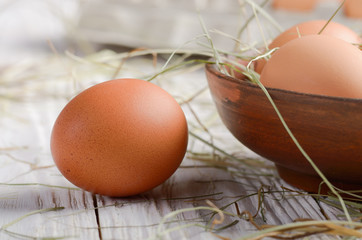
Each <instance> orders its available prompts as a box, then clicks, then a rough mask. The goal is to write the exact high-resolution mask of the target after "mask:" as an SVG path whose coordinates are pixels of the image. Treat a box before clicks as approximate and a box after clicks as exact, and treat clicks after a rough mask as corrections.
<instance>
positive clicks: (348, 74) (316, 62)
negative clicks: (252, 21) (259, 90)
mask: <svg viewBox="0 0 362 240" xmlns="http://www.w3.org/2000/svg"><path fill="white" fill-rule="evenodd" d="M260 81H261V83H263V84H264V86H266V87H272V88H279V89H286V90H292V91H296V92H301V93H311V94H320V95H327V96H336V97H347V98H362V52H361V51H360V50H359V49H358V48H356V47H355V46H353V45H351V44H349V43H347V42H346V41H343V40H340V39H338V38H335V37H331V36H325V35H310V36H305V37H301V38H298V39H294V40H291V41H290V42H288V43H286V44H284V45H283V46H282V47H280V49H279V50H277V51H276V52H275V53H274V54H273V55H272V57H271V58H270V60H269V61H268V62H267V63H266V65H265V67H264V70H263V72H262V74H261V76H260Z"/></svg>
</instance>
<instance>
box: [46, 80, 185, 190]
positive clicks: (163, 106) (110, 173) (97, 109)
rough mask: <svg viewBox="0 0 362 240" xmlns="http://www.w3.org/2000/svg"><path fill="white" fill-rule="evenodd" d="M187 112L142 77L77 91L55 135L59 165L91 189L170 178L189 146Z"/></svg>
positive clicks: (136, 186)
mask: <svg viewBox="0 0 362 240" xmlns="http://www.w3.org/2000/svg"><path fill="white" fill-rule="evenodd" d="M187 141H188V130H187V122H186V118H185V115H184V113H183V111H182V109H181V107H180V106H179V104H178V103H177V102H176V101H175V100H174V98H173V97H172V96H171V95H170V94H168V93H167V92H166V91H165V90H163V89H161V88H160V87H158V86H156V85H155V84H153V83H150V82H146V81H143V80H138V79H118V80H111V81H107V82H104V83H100V84H98V85H95V86H93V87H90V88H88V89H86V90H85V91H83V92H81V93H80V94H79V95H77V96H76V97H74V98H73V99H72V100H71V101H70V102H69V103H68V104H67V105H66V106H65V108H64V109H63V110H62V112H61V113H60V115H59V116H58V118H57V120H56V122H55V124H54V127H53V131H52V135H51V152H52V155H53V159H54V161H55V163H56V166H57V167H58V168H59V170H60V172H61V173H62V174H63V175H64V177H65V178H67V179H68V180H69V181H70V182H72V183H73V184H75V185H76V186H78V187H80V188H83V189H85V190H87V191H90V192H92V193H98V194H102V195H108V196H130V195H135V194H139V193H142V192H145V191H147V190H150V189H152V188H154V187H156V186H157V185H159V184H161V183H163V182H164V181H165V180H167V179H168V178H169V177H170V176H171V175H172V174H173V173H174V172H175V171H176V169H177V168H178V166H179V165H180V163H181V161H182V160H183V157H184V155H185V152H186V148H187Z"/></svg>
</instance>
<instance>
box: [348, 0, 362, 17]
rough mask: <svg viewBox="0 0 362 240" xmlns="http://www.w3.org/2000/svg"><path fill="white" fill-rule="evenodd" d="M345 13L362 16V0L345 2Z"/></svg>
mask: <svg viewBox="0 0 362 240" xmlns="http://www.w3.org/2000/svg"><path fill="white" fill-rule="evenodd" d="M344 14H346V16H347V17H351V18H362V1H361V0H347V1H346V2H345V3H344Z"/></svg>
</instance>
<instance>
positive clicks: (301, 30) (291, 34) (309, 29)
mask: <svg viewBox="0 0 362 240" xmlns="http://www.w3.org/2000/svg"><path fill="white" fill-rule="evenodd" d="M326 23H327V21H326V20H312V21H306V22H302V23H299V24H296V25H294V26H292V27H291V28H289V29H287V30H286V31H284V32H283V33H281V34H280V35H278V36H277V37H276V38H275V39H274V40H273V41H272V42H271V43H270V44H269V46H268V48H269V49H273V48H276V47H281V46H283V45H284V44H286V43H287V42H289V41H291V40H293V39H296V38H300V37H303V36H307V35H317V34H318V33H319V32H320V31H321V30H322V28H323V27H324V26H325V25H326ZM321 35H328V36H333V37H336V38H339V39H342V40H344V41H346V42H348V43H351V44H361V43H362V39H361V38H360V37H359V35H358V34H357V33H356V32H354V31H353V30H352V29H350V28H348V27H346V26H344V25H343V24H340V23H337V22H333V21H331V22H329V23H328V25H327V26H326V27H325V29H324V30H323V31H322V32H321ZM265 63H266V61H265V60H264V59H261V60H259V61H257V63H256V64H255V71H256V72H258V73H261V72H262V70H263V68H264V65H265Z"/></svg>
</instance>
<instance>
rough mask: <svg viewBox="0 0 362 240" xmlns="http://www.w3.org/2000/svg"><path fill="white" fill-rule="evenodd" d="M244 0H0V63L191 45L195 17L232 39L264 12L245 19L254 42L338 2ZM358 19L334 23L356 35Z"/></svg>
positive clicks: (324, 14) (223, 43)
mask: <svg viewBox="0 0 362 240" xmlns="http://www.w3.org/2000/svg"><path fill="white" fill-rule="evenodd" d="M347 1H353V0H347ZM251 2H252V1H243V0H239V1H238V0H222V1H220V0H186V1H175V0H147V1H146V0H62V1H57V0H32V1H28V0H1V1H0V64H1V65H4V64H5V65H7V64H10V63H14V62H18V61H24V60H29V59H35V58H38V57H41V56H43V55H46V54H49V53H52V52H54V51H55V49H56V51H58V52H60V53H62V52H64V51H65V50H69V51H73V52H76V53H77V52H79V53H87V52H91V51H94V50H97V49H100V48H103V47H105V46H107V47H110V46H112V47H114V46H117V47H121V48H137V47H146V48H177V47H180V46H183V47H187V48H195V47H198V45H199V42H198V40H197V37H198V36H200V34H202V33H203V29H202V26H201V24H200V19H202V21H203V22H204V24H205V26H206V27H207V29H214V30H218V31H221V32H223V34H229V35H232V36H234V37H235V36H236V35H237V33H238V31H240V28H241V27H242V26H243V25H244V24H245V23H246V21H247V20H248V18H250V16H252V15H253V14H254V13H259V12H260V11H265V13H267V14H269V15H270V17H271V18H270V19H269V18H267V17H265V15H264V14H258V16H259V17H258V19H257V21H255V20H254V21H252V22H251V23H250V24H249V25H248V28H247V30H245V33H244V34H243V35H242V40H243V41H245V42H248V43H253V42H256V43H259V42H260V41H261V39H262V37H263V36H262V34H261V32H263V34H265V36H264V37H265V38H266V39H270V38H272V37H274V36H275V35H276V34H278V32H279V31H280V29H286V28H288V27H290V26H292V25H294V24H296V23H298V22H301V21H305V20H308V19H328V18H329V17H330V16H331V15H332V14H333V12H334V11H335V10H336V9H337V7H338V5H339V4H340V1H338V0H320V1H314V2H315V3H314V6H313V8H312V9H307V10H303V11H299V10H298V9H285V8H279V7H278V8H276V7H273V5H272V2H273V1H271V0H270V1H264V0H255V1H253V2H255V3H256V4H258V5H262V6H263V8H262V10H260V9H259V8H258V7H254V8H253V7H252V5H251V4H250V3H251ZM284 2H286V1H284ZM289 2H298V1H289ZM303 2H308V1H303ZM359 2H362V1H359ZM360 11H361V12H362V10H360ZM357 13H358V12H357ZM271 19H274V20H275V21H276V23H277V24H278V25H279V26H276V23H274V22H272V20H271ZM361 19H362V18H358V17H356V16H354V17H351V16H347V15H346V12H345V11H344V10H341V11H340V12H339V13H338V14H337V15H336V17H335V19H334V20H335V21H337V22H341V23H343V24H345V25H347V26H349V27H350V28H352V29H353V30H355V31H356V32H358V33H361V32H362V21H361ZM258 21H259V22H258ZM258 23H259V24H258ZM261 28H263V29H261ZM211 34H213V40H214V42H215V44H216V45H217V46H218V47H220V48H224V49H230V48H231V47H232V43H231V42H230V39H228V38H227V37H225V36H223V35H222V34H220V33H215V32H212V33H211Z"/></svg>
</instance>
